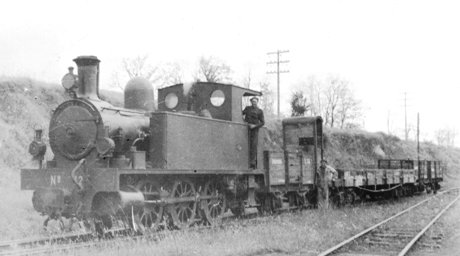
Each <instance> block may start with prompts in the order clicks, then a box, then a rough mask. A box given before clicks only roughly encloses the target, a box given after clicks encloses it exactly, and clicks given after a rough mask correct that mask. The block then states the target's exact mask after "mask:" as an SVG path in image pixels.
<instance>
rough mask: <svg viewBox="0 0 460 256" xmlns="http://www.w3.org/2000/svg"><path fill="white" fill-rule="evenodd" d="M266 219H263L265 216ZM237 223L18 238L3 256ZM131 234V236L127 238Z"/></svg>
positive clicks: (1, 246) (4, 246)
mask: <svg viewBox="0 0 460 256" xmlns="http://www.w3.org/2000/svg"><path fill="white" fill-rule="evenodd" d="M254 216H256V215H255V214H248V215H245V216H244V217H243V219H246V220H254V221H258V220H257V219H260V218H257V219H256V218H253V217H254ZM262 218H264V217H262ZM235 220H237V218H236V217H235V216H226V217H224V218H223V222H222V224H221V225H218V226H201V225H200V226H195V227H190V228H188V229H185V230H162V231H157V232H154V233H152V232H149V233H146V234H145V235H141V234H137V235H132V232H130V230H126V229H121V228H120V229H111V230H109V231H108V232H107V233H106V234H107V235H106V236H105V237H104V238H98V237H97V236H95V235H94V234H93V233H81V234H67V235H62V236H51V237H36V238H27V239H18V240H11V241H3V242H0V256H3V255H37V254H44V253H52V252H68V251H71V250H76V249H79V248H85V247H96V246H104V245H109V244H110V243H119V242H126V241H136V240H141V239H143V240H148V241H158V240H161V239H162V238H164V237H165V236H166V235H174V234H175V233H179V232H184V231H185V232H194V231H202V230H205V229H210V228H221V227H223V226H227V225H234V223H233V222H234V221H235ZM128 234H129V235H128Z"/></svg>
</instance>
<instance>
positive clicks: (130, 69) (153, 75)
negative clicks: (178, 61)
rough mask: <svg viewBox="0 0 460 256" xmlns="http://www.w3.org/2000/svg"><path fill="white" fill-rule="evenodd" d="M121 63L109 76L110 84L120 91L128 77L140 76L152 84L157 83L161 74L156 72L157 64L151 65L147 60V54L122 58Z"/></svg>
mask: <svg viewBox="0 0 460 256" xmlns="http://www.w3.org/2000/svg"><path fill="white" fill-rule="evenodd" d="M120 64H121V65H120V66H119V67H118V68H117V69H116V70H115V71H113V73H112V75H111V77H110V86H111V87H115V88H119V89H121V90H122V91H123V90H124V88H125V84H126V83H127V82H128V80H129V79H131V78H133V77H136V76H141V77H144V78H146V79H148V80H149V81H150V82H151V83H152V84H153V85H154V86H155V85H156V84H157V83H158V81H159V80H160V78H161V76H160V75H159V74H158V70H159V69H158V68H159V65H152V64H151V63H150V62H149V56H148V54H144V55H138V56H136V57H129V58H123V59H122V60H121V63H120Z"/></svg>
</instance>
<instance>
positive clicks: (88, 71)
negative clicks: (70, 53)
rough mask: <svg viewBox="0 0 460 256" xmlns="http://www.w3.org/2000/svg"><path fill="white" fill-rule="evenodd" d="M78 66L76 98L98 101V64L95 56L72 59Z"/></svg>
mask: <svg viewBox="0 0 460 256" xmlns="http://www.w3.org/2000/svg"><path fill="white" fill-rule="evenodd" d="M73 61H75V63H77V66H78V90H77V97H79V98H86V99H92V100H98V99H99V62H100V60H98V59H97V57H96V56H79V57H77V58H76V59H74V60H73Z"/></svg>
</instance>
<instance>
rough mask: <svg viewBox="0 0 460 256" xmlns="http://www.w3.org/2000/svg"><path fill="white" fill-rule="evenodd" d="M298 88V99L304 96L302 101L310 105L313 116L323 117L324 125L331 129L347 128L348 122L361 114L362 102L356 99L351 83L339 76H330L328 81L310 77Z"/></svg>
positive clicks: (327, 78)
mask: <svg viewBox="0 0 460 256" xmlns="http://www.w3.org/2000/svg"><path fill="white" fill-rule="evenodd" d="M297 88H298V91H296V92H297V94H298V95H297V97H300V96H302V97H303V98H302V100H305V102H308V103H309V108H308V110H310V112H311V114H312V115H320V116H322V117H323V119H324V124H325V125H328V126H330V127H334V126H339V127H341V128H345V127H347V126H346V124H347V122H352V121H353V120H354V119H356V118H357V117H358V116H359V113H360V112H361V101H360V100H358V99H357V98H356V96H355V94H354V91H353V90H352V88H351V85H350V82H349V81H347V80H345V79H343V78H341V77H340V76H338V75H330V76H328V77H326V79H318V78H317V77H316V76H310V77H308V78H307V80H306V81H302V82H300V83H299V84H298V86H297ZM305 95H307V96H305ZM307 98H308V100H307ZM293 100H294V98H293ZM291 103H293V102H292V101H291ZM292 106H293V105H292V104H291V107H292ZM306 111H307V109H306ZM294 112H295V111H294V109H293V113H294Z"/></svg>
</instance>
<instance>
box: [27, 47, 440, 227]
mask: <svg viewBox="0 0 460 256" xmlns="http://www.w3.org/2000/svg"><path fill="white" fill-rule="evenodd" d="M74 61H75V63H76V64H77V67H78V75H75V74H73V70H72V69H69V73H68V74H66V75H65V76H64V78H63V79H62V83H63V86H64V87H65V88H66V90H67V91H68V92H69V93H70V94H71V95H73V99H70V100H68V101H65V102H63V103H62V104H61V105H59V106H58V107H57V108H56V109H55V111H54V113H53V115H52V117H51V121H50V124H49V144H50V146H51V150H52V151H53V153H54V158H53V159H52V160H47V161H46V160H45V159H44V155H45V152H46V148H47V146H46V143H45V142H44V141H43V139H42V132H43V131H42V130H41V129H39V130H36V131H35V132H36V136H35V139H34V141H33V142H32V143H31V144H30V147H29V152H30V153H31V154H32V156H33V157H34V158H35V159H37V160H38V165H39V167H38V169H22V170H21V189H23V190H33V191H34V193H33V198H32V203H33V207H34V209H35V210H36V211H38V212H40V213H42V214H43V215H46V216H47V219H46V221H45V225H46V224H47V223H48V221H49V220H50V219H55V220H61V219H62V218H69V219H78V220H82V221H84V222H85V223H86V224H87V225H88V226H89V227H90V228H92V229H93V230H95V231H97V232H98V233H103V232H104V230H107V229H110V228H112V227H113V225H114V222H115V219H116V218H117V217H122V218H121V219H124V220H127V223H128V225H129V226H130V227H132V228H135V229H139V230H141V231H146V230H151V231H154V230H156V229H158V228H159V227H160V226H162V225H165V222H166V220H168V222H169V223H168V224H169V225H174V226H176V227H179V228H182V227H186V226H189V225H192V224H194V223H196V222H206V223H209V224H218V223H219V222H221V220H222V217H223V216H224V214H225V213H226V212H227V210H228V209H230V210H231V212H232V213H234V214H236V215H242V214H245V213H246V212H248V211H250V210H251V209H257V210H259V211H274V210H278V209H281V208H291V207H306V206H308V205H313V206H314V205H316V204H317V198H321V196H318V194H321V193H322V192H321V190H319V189H318V188H319V187H321V186H322V185H321V184H323V183H321V182H323V181H322V180H321V179H320V178H319V177H327V175H326V172H327V168H326V167H325V164H324V163H325V162H324V161H323V155H324V150H323V127H322V119H321V117H293V118H286V119H284V120H283V121H282V124H283V140H284V144H283V150H281V151H270V150H266V149H264V148H263V147H261V146H259V147H258V152H257V156H258V157H257V165H256V168H255V169H253V168H249V167H250V165H249V140H248V136H249V135H248V134H249V130H248V129H249V127H248V125H247V124H246V123H245V122H244V120H243V116H242V107H243V106H242V105H243V102H244V100H243V99H244V98H245V97H253V96H261V93H260V92H258V91H254V90H250V89H248V88H242V87H238V86H235V85H231V84H220V83H207V82H196V83H193V84H177V85H173V86H170V87H166V88H163V89H160V90H159V92H158V109H157V110H155V109H154V103H153V102H154V97H153V87H152V86H151V84H150V83H149V81H148V80H146V79H144V78H140V77H137V78H133V79H131V80H130V81H129V82H128V83H127V85H126V87H125V91H124V107H123V108H120V107H114V106H113V105H111V104H110V103H108V102H106V101H103V100H101V99H100V97H99V63H100V60H99V59H97V58H96V57H95V56H80V57H77V58H76V59H74ZM266 134H267V132H266V130H265V128H261V130H260V134H259V145H263V142H264V140H265V139H266V136H267V135H266ZM436 166H438V165H436ZM382 167H383V164H382ZM387 167H388V168H385V169H381V170H374V171H365V170H338V176H337V177H336V179H331V180H326V179H325V181H324V182H326V185H325V187H328V189H327V192H329V197H330V198H335V199H334V200H335V201H337V198H338V200H339V201H341V202H343V201H347V200H348V201H350V197H353V199H354V198H355V196H356V197H358V196H359V195H361V196H363V195H364V196H366V195H367V194H369V195H373V193H376V192H378V191H381V190H382V189H388V190H395V191H396V190H397V191H399V188H400V187H401V189H402V188H408V187H409V188H412V187H414V188H416V187H421V186H422V187H424V186H425V185H424V184H425V180H423V181H422V178H421V176H417V174H416V172H415V170H414V166H412V169H411V170H410V171H411V172H408V171H406V170H405V169H404V168H402V166H401V168H398V169H397V170H395V169H391V168H389V167H390V166H387ZM408 169H410V168H408ZM430 170H431V167H430ZM437 170H439V168H438V169H437ZM439 171H440V170H439ZM439 171H438V172H436V171H435V172H434V173H437V176H436V178H435V179H433V180H432V179H431V176H430V179H429V180H427V181H426V182H431V183H430V184H435V183H436V184H437V182H439V181H440V180H442V172H439ZM396 173H397V174H396ZM372 175H374V176H372ZM430 175H431V172H430ZM390 176H391V177H390ZM362 191H365V193H362ZM369 191H371V192H369ZM401 191H406V190H401ZM319 192H321V193H319ZM323 192H324V191H323ZM358 194H359V195H358Z"/></svg>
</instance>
